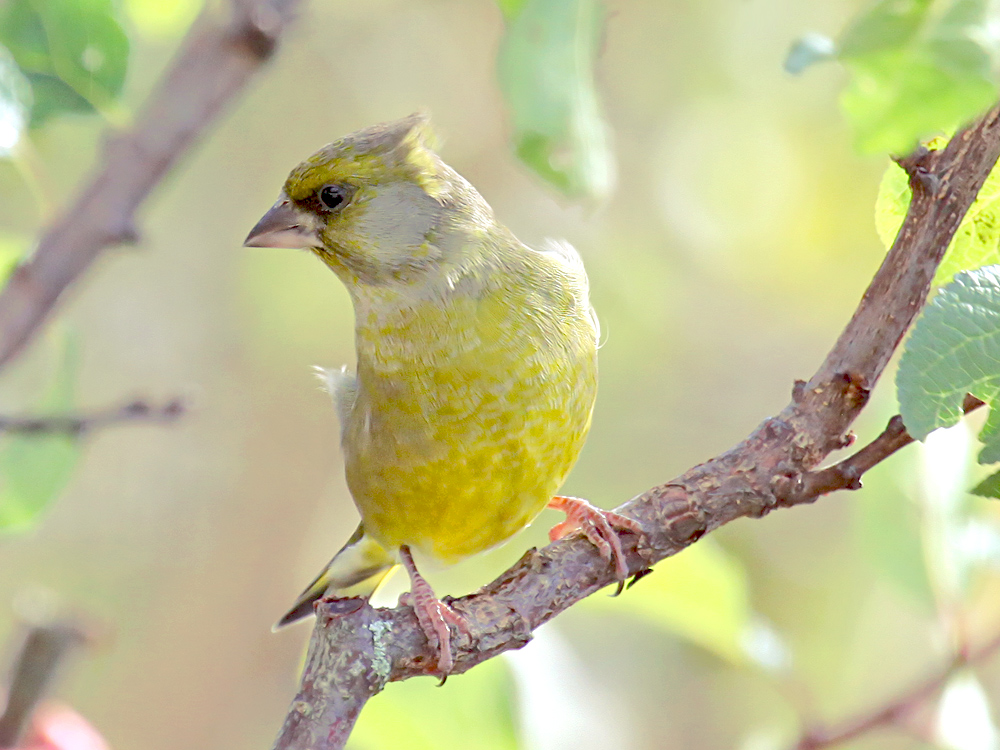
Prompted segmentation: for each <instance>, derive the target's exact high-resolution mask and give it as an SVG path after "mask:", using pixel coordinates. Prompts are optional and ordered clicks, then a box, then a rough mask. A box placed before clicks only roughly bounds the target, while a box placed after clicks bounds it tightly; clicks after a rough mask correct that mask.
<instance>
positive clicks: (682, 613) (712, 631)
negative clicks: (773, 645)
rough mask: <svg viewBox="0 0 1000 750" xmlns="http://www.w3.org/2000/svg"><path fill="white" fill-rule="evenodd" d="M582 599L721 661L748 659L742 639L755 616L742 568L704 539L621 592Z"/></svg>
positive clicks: (664, 562) (748, 630)
mask: <svg viewBox="0 0 1000 750" xmlns="http://www.w3.org/2000/svg"><path fill="white" fill-rule="evenodd" d="M586 601H587V602H588V604H589V606H600V607H613V608H614V610H615V612H626V613H631V614H633V615H635V616H638V617H641V618H642V619H643V620H645V621H647V622H650V623H652V624H653V625H655V626H657V627H659V628H662V629H664V630H666V631H667V632H669V633H671V634H673V635H677V636H680V637H682V638H685V639H686V640H688V641H691V642H692V643H695V644H696V645H698V646H701V647H702V648H705V649H707V650H708V651H711V652H712V653H714V654H716V655H717V656H720V657H722V658H723V659H725V660H726V661H729V662H733V663H735V664H745V663H746V662H747V661H748V659H747V656H748V654H747V652H746V649H745V643H746V638H747V636H748V634H749V633H750V632H751V631H750V629H751V627H752V625H753V622H754V620H753V612H752V610H751V607H750V595H749V591H748V587H747V580H746V573H745V572H744V570H743V566H742V565H741V564H740V563H739V562H738V561H737V560H735V559H733V558H732V557H730V556H729V555H727V554H726V553H725V552H723V551H722V550H721V549H720V548H719V547H718V546H717V545H714V544H711V543H710V542H706V541H705V540H702V541H700V542H698V544H695V545H692V546H690V547H688V548H687V549H685V550H684V551H683V552H681V553H679V554H677V555H674V556H673V557H670V558H668V559H666V560H664V561H663V562H660V563H658V564H657V565H656V568H655V569H654V570H653V572H652V573H651V574H649V575H647V576H646V577H645V578H643V579H642V580H640V581H638V582H637V583H636V585H635V586H633V587H632V588H630V589H628V590H627V591H625V592H624V593H623V594H622V595H621V596H620V597H617V598H615V599H612V598H611V597H608V596H602V595H600V594H598V595H597V596H592V597H590V598H589V599H587V600H586Z"/></svg>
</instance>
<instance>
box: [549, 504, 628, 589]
mask: <svg viewBox="0 0 1000 750" xmlns="http://www.w3.org/2000/svg"><path fill="white" fill-rule="evenodd" d="M549 507H550V508H553V509H554V510H561V511H562V512H563V513H565V514H566V520H565V521H563V522H562V523H558V524H556V525H555V526H553V527H552V529H551V530H550V531H549V539H550V540H551V541H553V542H554V541H556V540H557V539H562V538H563V537H564V536H566V535H567V534H569V533H570V532H573V531H576V530H577V529H579V530H580V531H582V532H583V533H584V535H585V536H586V537H587V539H589V540H590V541H591V543H592V544H593V545H594V546H595V547H597V549H598V551H599V552H600V553H601V557H603V558H604V559H605V560H607V561H608V562H612V563H613V564H614V566H615V576H616V577H617V578H618V580H619V582H624V581H625V579H626V578H628V564H627V563H626V562H625V553H624V552H622V543H621V540H620V539H619V538H618V533H617V532H616V531H615V529H620V530H622V531H631V532H634V533H636V534H641V533H642V527H641V526H640V525H639V524H638V523H637V522H635V521H633V520H632V519H631V518H626V517H625V516H623V515H620V514H618V513H615V512H614V511H610V510H601V509H600V508H597V507H595V506H593V505H591V504H590V503H588V502H587V501H586V500H581V499H580V498H578V497H563V496H562V495H556V496H555V497H554V498H552V499H551V500H550V501H549Z"/></svg>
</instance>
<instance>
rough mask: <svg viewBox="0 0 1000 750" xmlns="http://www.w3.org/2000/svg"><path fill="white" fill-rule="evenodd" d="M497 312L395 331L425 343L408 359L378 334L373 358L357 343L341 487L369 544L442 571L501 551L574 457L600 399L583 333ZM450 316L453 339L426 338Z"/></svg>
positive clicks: (482, 308)
mask: <svg viewBox="0 0 1000 750" xmlns="http://www.w3.org/2000/svg"><path fill="white" fill-rule="evenodd" d="M507 304H508V301H507V300H497V301H496V302H495V303H494V304H493V305H491V304H489V303H488V302H486V303H484V302H483V301H482V300H480V301H477V302H476V303H475V305H472V303H470V307H468V309H460V310H457V311H456V310H454V309H452V310H448V311H431V312H428V313H426V314H423V315H421V316H420V318H419V321H420V325H419V330H418V331H413V330H408V331H404V332H403V334H404V335H406V336H409V337H411V338H412V337H413V336H415V335H417V334H420V333H421V332H428V333H430V334H431V335H429V336H423V337H422V338H421V339H420V340H421V342H422V343H421V345H420V346H418V347H416V348H415V349H409V348H408V349H407V351H409V352H411V354H413V353H415V354H414V355H413V356H409V357H407V356H402V355H400V354H398V349H393V348H392V347H393V344H392V342H391V341H390V342H388V343H387V342H386V336H385V335H384V334H385V332H384V331H383V332H382V335H379V336H377V337H374V339H375V340H377V341H378V342H379V345H381V346H382V347H383V348H382V349H381V350H379V349H377V348H374V349H372V350H371V351H370V352H367V354H368V355H369V356H365V355H366V351H365V349H364V348H363V347H362V346H361V345H359V367H358V393H357V397H356V401H355V403H354V405H353V408H352V409H351V411H350V414H349V417H348V420H347V423H346V424H345V431H344V455H345V463H346V469H347V481H348V486H349V487H350V489H351V493H352V495H353V497H354V501H355V504H356V505H357V507H358V510H359V511H360V513H361V517H362V522H363V524H364V527H365V530H366V532H367V533H369V534H370V535H371V536H372V537H373V538H375V539H376V540H377V541H378V542H379V543H380V544H382V545H384V546H385V547H386V548H387V549H397V548H398V547H399V545H401V544H408V545H410V546H412V547H414V548H417V549H419V550H421V551H422V552H424V553H425V554H427V555H429V556H431V557H433V558H436V559H438V560H440V561H442V562H446V563H450V562H455V561H457V560H459V559H462V558H464V557H468V556H469V555H473V554H475V553H477V552H481V551H483V550H485V549H488V548H490V547H492V546H494V545H496V544H499V543H501V542H503V541H505V540H506V539H508V538H509V537H511V536H512V535H513V534H515V533H517V532H518V531H519V530H521V529H522V528H524V527H525V526H526V525H527V524H529V523H530V522H531V521H532V519H534V517H535V516H536V515H537V514H538V513H539V512H540V511H541V510H542V508H544V507H545V504H546V503H547V502H548V500H549V499H550V498H551V497H552V495H554V494H555V493H556V491H557V490H558V488H559V487H560V486H561V485H562V483H563V481H564V480H565V478H566V475H567V474H568V473H569V470H570V469H571V468H572V466H573V464H574V462H575V461H576V459H577V456H578V455H579V452H580V450H581V448H582V447H583V443H584V440H585V438H586V435H587V431H588V429H589V427H590V419H591V412H592V409H593V404H594V398H595V396H596V387H597V372H596V347H595V342H594V341H593V334H592V329H591V330H590V331H587V330H584V331H580V332H578V331H577V328H578V325H579V321H576V320H566V321H556V322H555V323H552V321H548V322H545V324H544V325H541V326H539V325H538V321H534V320H533V319H532V320H530V321H528V322H525V321H507V322H503V321H498V320H497V318H498V313H502V312H503V311H504V309H503V306H505V305H507ZM494 308H496V309H494ZM455 315H460V316H462V319H461V320H462V322H461V324H462V325H463V326H464V327H465V328H463V332H462V336H459V337H458V339H456V336H454V335H448V336H434V335H433V332H434V331H435V330H438V331H440V330H448V326H450V325H454V323H455V321H454V316H455ZM550 323H551V324H552V325H555V326H557V328H556V329H555V333H553V329H552V325H550ZM558 326H566V327H567V328H566V330H561V329H559V328H558ZM442 327H444V328H442ZM470 331H471V332H470ZM578 333H579V335H578ZM588 334H589V337H588ZM397 335H398V334H397ZM456 341H457V343H456ZM386 347H390V349H389V351H387V350H386ZM394 352H395V356H392V355H393V353H394Z"/></svg>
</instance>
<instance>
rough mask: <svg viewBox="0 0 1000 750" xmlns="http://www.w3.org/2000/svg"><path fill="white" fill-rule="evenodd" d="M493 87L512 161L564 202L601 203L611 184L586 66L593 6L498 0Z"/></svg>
mask: <svg viewBox="0 0 1000 750" xmlns="http://www.w3.org/2000/svg"><path fill="white" fill-rule="evenodd" d="M501 8H502V10H503V11H504V14H505V16H506V18H507V31H506V33H505V34H504V38H503V41H502V42H501V45H500V51H499V57H498V67H499V79H500V88H501V89H502V91H503V94H504V97H505V99H506V100H507V105H508V107H509V108H510V113H511V119H512V122H513V127H514V133H513V140H514V144H515V149H516V151H517V155H518V157H519V158H520V159H521V160H522V161H524V163H525V164H527V165H528V166H529V167H531V168H532V169H533V170H535V172H537V173H538V174H539V175H541V176H542V178H544V179H545V180H547V181H548V182H550V183H551V184H552V185H554V186H555V187H557V188H558V189H559V190H561V191H562V192H563V193H564V194H566V195H568V196H570V197H592V198H602V197H604V196H606V195H607V194H608V193H609V192H610V190H611V186H612V182H613V180H614V177H613V174H614V164H613V157H612V155H611V149H610V145H609V137H608V132H607V127H606V126H605V124H604V121H603V119H602V117H601V114H600V110H599V106H598V102H597V94H596V92H595V90H594V74H593V70H592V68H593V65H594V60H595V58H596V56H597V48H598V44H599V41H600V35H601V29H602V22H603V19H604V8H603V6H602V5H601V3H600V0H505V1H504V2H502V3H501Z"/></svg>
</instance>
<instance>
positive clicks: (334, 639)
mask: <svg viewBox="0 0 1000 750" xmlns="http://www.w3.org/2000/svg"><path fill="white" fill-rule="evenodd" d="M998 155H1000V111H998V109H993V110H991V111H990V112H989V113H988V114H986V115H985V116H984V117H983V118H982V119H981V120H980V121H979V122H977V123H976V124H974V125H973V126H970V127H969V128H967V129H966V130H964V131H961V132H960V133H958V134H957V135H956V136H955V137H954V138H952V140H951V142H950V143H949V144H948V146H947V147H946V148H945V149H943V150H941V151H934V152H927V151H925V150H921V151H919V152H918V153H916V154H915V155H913V156H911V157H907V158H906V159H904V160H901V166H903V168H904V169H906V170H907V172H908V173H909V175H910V184H911V187H912V188H913V200H912V201H911V203H910V208H909V212H908V213H907V216H906V219H905V221H904V222H903V226H902V228H901V229H900V232H899V235H898V236H897V238H896V241H895V242H894V243H893V246H892V248H891V249H890V250H889V252H888V254H887V255H886V258H885V260H884V261H883V263H882V266H881V267H880V268H879V270H878V272H877V273H876V274H875V277H874V278H873V279H872V282H871V284H870V285H869V287H868V289H867V291H866V292H865V294H864V296H863V297H862V299H861V302H860V304H859V305H858V308H857V309H856V310H855V312H854V315H853V317H852V318H851V320H850V322H849V323H848V324H847V326H846V328H845V329H844V331H843V332H842V333H841V335H840V338H839V339H838V340H837V342H836V344H835V345H834V347H833V349H832V350H831V351H830V353H829V355H828V356H827V358H826V360H825V361H824V362H823V364H822V365H821V366H820V368H819V370H818V371H817V372H816V374H815V375H813V377H812V378H811V379H810V380H809V381H808V382H807V383H798V384H797V385H796V387H795V389H794V390H793V398H792V402H791V403H790V404H789V405H788V406H786V407H785V408H784V409H783V410H782V411H781V413H780V414H778V415H777V416H776V417H771V418H769V419H766V420H765V421H764V422H763V423H762V424H761V425H760V426H759V427H758V428H757V429H756V430H755V431H754V432H753V433H752V434H751V435H750V436H749V437H747V438H746V439H745V440H744V441H743V442H741V443H740V444H739V445H737V446H736V447H734V448H732V449H730V450H729V451H726V452H725V453H723V454H721V455H719V456H716V457H715V458H713V459H711V460H709V461H707V462H705V463H704V464H701V465H699V466H696V467H694V468H692V469H690V470H689V471H687V472H685V473H684V474H683V475H681V476H680V477H678V478H676V479H674V480H672V481H670V482H668V483H666V484H663V485H660V486H658V487H654V488H652V489H650V490H648V491H647V492H644V493H643V494H642V495H639V496H638V497H636V498H633V499H632V500H630V501H629V502H627V503H625V505H623V506H622V507H621V508H618V509H617V511H618V512H619V513H622V514H624V515H627V516H629V517H631V518H634V519H636V520H637V521H639V523H640V524H641V525H642V528H643V532H644V533H643V535H642V537H641V538H640V537H639V536H637V535H634V534H625V535H624V536H623V537H622V547H623V549H624V551H625V554H626V557H627V560H628V563H629V570H630V571H631V572H632V573H633V574H641V573H643V572H644V571H646V570H648V568H649V566H650V565H652V564H653V563H655V562H657V561H659V560H662V559H663V558H665V557H668V556H670V555H673V554H676V553H677V552H679V551H680V550H682V549H684V548H685V547H687V546H688V545H690V544H692V543H694V542H695V541H696V540H698V539H699V538H700V537H702V536H703V535H704V534H706V533H707V532H709V531H712V530H713V529H716V528H718V527H719V526H722V525H723V524H725V523H728V522H729V521H732V520H734V519H737V518H742V517H745V516H749V517H754V518H759V517H761V516H764V515H766V514H767V513H769V512H770V511H772V510H774V509H775V508H779V507H783V506H790V505H795V504H797V503H800V502H808V501H809V500H811V499H814V498H815V497H816V496H815V495H812V496H810V495H807V494H803V493H797V492H796V491H795V489H796V487H798V486H799V485H800V483H802V482H804V481H805V480H804V479H803V477H805V476H807V475H808V474H809V472H812V471H813V470H814V469H815V468H816V467H817V466H819V464H820V463H821V462H822V461H823V460H824V459H825V458H826V456H827V455H829V454H830V453H831V452H832V451H834V450H835V449H839V448H843V447H846V445H848V444H849V442H850V440H849V439H848V438H846V437H845V433H846V431H847V429H848V427H849V426H850V425H851V423H852V422H853V421H854V419H855V418H856V417H857V415H858V414H859V413H860V412H861V410H862V408H864V406H865V404H866V403H867V401H868V394H869V392H870V390H871V389H872V388H873V387H874V385H875V383H876V382H877V381H878V379H879V376H880V375H881V374H882V371H883V370H884V369H885V366H886V364H887V362H888V361H889V358H890V357H891V355H892V353H893V351H894V350H895V348H896V346H897V345H898V344H899V342H900V340H901V339H902V337H903V335H904V334H905V332H906V330H907V329H908V328H909V326H910V324H911V323H912V321H913V319H914V318H915V317H916V315H917V313H918V311H919V310H920V308H921V307H922V305H923V304H924V300H925V298H926V296H927V292H928V290H929V289H930V285H931V280H932V279H933V276H934V271H935V269H936V268H937V266H938V264H939V263H940V261H941V258H942V256H943V255H944V252H945V250H946V249H947V247H948V244H949V242H950V241H951V238H952V236H953V235H954V233H955V230H956V229H957V228H958V224H959V222H960V221H961V219H962V217H963V216H964V215H965V213H966V211H967V210H968V208H969V206H970V205H971V204H972V202H973V200H974V199H975V197H976V194H977V193H978V192H979V188H980V187H981V186H982V184H983V181H984V180H985V179H986V176H987V175H988V174H989V172H990V169H991V168H992V167H993V165H994V164H995V163H996V161H997V156H998ZM883 452H884V451H883ZM888 453H891V451H888ZM888 453H886V455H888ZM876 457H877V456H876ZM864 460H865V461H867V460H869V458H865V459H864ZM858 461H859V462H861V459H858ZM613 582H614V571H613V569H612V568H611V566H610V565H609V564H608V563H607V561H605V560H604V559H603V558H602V557H601V556H600V554H599V553H598V552H597V550H596V548H595V547H594V546H593V545H592V544H590V543H589V542H587V541H586V540H585V539H584V538H582V537H581V536H580V535H579V534H572V535H570V536H568V537H566V538H564V539H561V540H559V541H558V542H555V543H553V544H550V545H548V546H546V547H544V548H543V549H541V550H529V551H528V552H527V553H526V554H525V555H524V556H523V557H522V558H521V560H520V561H519V562H518V563H516V564H515V565H514V567H512V568H511V569H510V570H508V571H507V572H505V573H504V574H503V575H501V576H500V577H499V578H498V579H497V580H495V581H493V582H492V583H490V584H489V585H487V586H485V587H484V588H482V589H480V590H479V591H477V592H475V593H473V594H470V595H468V596H464V597H462V598H460V599H456V600H453V601H452V606H453V607H454V608H455V609H456V610H457V611H458V612H460V613H461V614H462V615H463V616H464V617H465V619H466V621H467V622H468V623H469V625H470V630H471V638H470V637H466V636H464V635H459V636H458V638H457V639H455V640H454V641H453V642H452V650H453V655H454V658H455V667H454V669H453V672H455V673H460V672H464V671H466V670H467V669H470V668H472V667H473V666H475V665H476V664H479V663H480V662H483V661H485V660H487V659H489V658H492V657H493V656H496V655H497V654H500V653H502V652H504V651H507V650H510V649H513V648H519V647H521V646H523V645H524V644H526V643H527V642H528V641H529V640H530V637H531V631H532V630H534V629H535V628H537V627H538V626H539V625H541V624H542V623H544V622H546V621H548V620H550V619H551V618H552V617H554V616H555V615H557V614H559V613H560V612H562V611H563V610H565V609H567V608H568V607H570V606H572V605H573V604H575V603H576V602H578V601H580V600H581V599H583V598H584V597H586V596H589V595H590V594H592V593H594V592H595V591H597V590H598V589H601V588H603V587H605V586H607V585H609V584H611V583H613ZM316 609H317V618H316V626H315V628H314V630H313V634H312V638H311V641H310V645H309V655H308V657H307V663H306V667H305V670H304V672H303V675H302V681H301V685H300V689H299V693H298V695H297V696H296V698H295V700H294V701H293V703H292V706H291V709H290V711H289V713H288V716H287V717H286V719H285V723H284V726H283V727H282V730H281V732H280V734H279V736H278V739H277V741H276V743H275V745H274V747H275V750H306V749H308V750H335V749H337V748H342V747H343V745H344V743H345V742H346V738H347V736H348V735H349V734H350V730H351V727H352V726H353V724H354V721H355V720H356V719H357V716H358V714H359V713H360V711H361V709H362V707H363V706H364V704H365V702H366V701H367V700H368V699H369V698H370V697H371V696H373V695H375V694H376V693H378V692H379V691H380V690H381V689H382V688H383V687H384V686H385V684H386V683H387V682H389V681H393V680H404V679H407V678H409V677H414V676H416V675H420V674H427V673H428V671H429V669H430V668H431V667H432V666H433V665H434V664H435V654H434V653H433V651H432V650H431V649H430V648H429V646H428V644H427V641H426V639H425V638H424V636H423V634H422V633H421V631H420V629H419V627H418V625H417V621H416V617H415V616H414V614H413V612H412V610H411V609H410V608H409V607H396V608H394V609H373V608H372V607H371V606H370V605H369V604H368V603H367V602H366V601H363V600H341V601H338V602H321V603H320V604H318V605H317V608H316Z"/></svg>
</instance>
